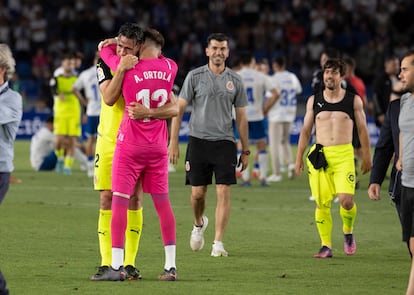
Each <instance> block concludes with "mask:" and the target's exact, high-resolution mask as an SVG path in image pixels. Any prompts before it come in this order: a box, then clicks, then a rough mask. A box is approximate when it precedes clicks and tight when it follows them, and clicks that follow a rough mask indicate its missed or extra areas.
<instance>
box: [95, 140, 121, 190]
mask: <svg viewBox="0 0 414 295" xmlns="http://www.w3.org/2000/svg"><path fill="white" fill-rule="evenodd" d="M115 145H116V143H115V142H113V141H110V140H108V139H105V138H104V137H102V136H100V135H98V138H97V140H96V148H95V168H94V181H93V183H94V189H95V190H97V191H101V190H111V189H112V160H113V157H114V151H115Z"/></svg>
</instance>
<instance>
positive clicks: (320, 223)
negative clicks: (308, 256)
mask: <svg viewBox="0 0 414 295" xmlns="http://www.w3.org/2000/svg"><path fill="white" fill-rule="evenodd" d="M315 222H316V227H317V229H318V232H319V237H320V238H321V243H322V246H327V247H329V248H331V247H332V215H331V208H330V207H322V208H318V207H316V209H315Z"/></svg>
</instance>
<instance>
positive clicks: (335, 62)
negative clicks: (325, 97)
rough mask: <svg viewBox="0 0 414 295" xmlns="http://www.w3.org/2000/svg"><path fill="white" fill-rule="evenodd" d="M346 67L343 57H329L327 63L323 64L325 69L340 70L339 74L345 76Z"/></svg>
mask: <svg viewBox="0 0 414 295" xmlns="http://www.w3.org/2000/svg"><path fill="white" fill-rule="evenodd" d="M345 67H346V65H345V63H344V61H343V60H342V59H339V58H331V59H328V60H327V61H326V63H325V64H324V65H323V71H325V70H326V69H334V70H339V74H341V76H344V75H345Z"/></svg>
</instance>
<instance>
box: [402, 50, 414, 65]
mask: <svg viewBox="0 0 414 295" xmlns="http://www.w3.org/2000/svg"><path fill="white" fill-rule="evenodd" d="M409 56H413V57H414V49H410V50H409V51H407V52H406V53H405V54H404V55H403V57H402V59H403V58H406V57H409ZM411 64H413V65H414V59H413V60H412V61H411Z"/></svg>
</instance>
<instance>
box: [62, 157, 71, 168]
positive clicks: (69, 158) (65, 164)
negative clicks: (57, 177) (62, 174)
mask: <svg viewBox="0 0 414 295" xmlns="http://www.w3.org/2000/svg"><path fill="white" fill-rule="evenodd" d="M72 165H73V157H69V156H66V157H65V161H64V167H67V168H72Z"/></svg>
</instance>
